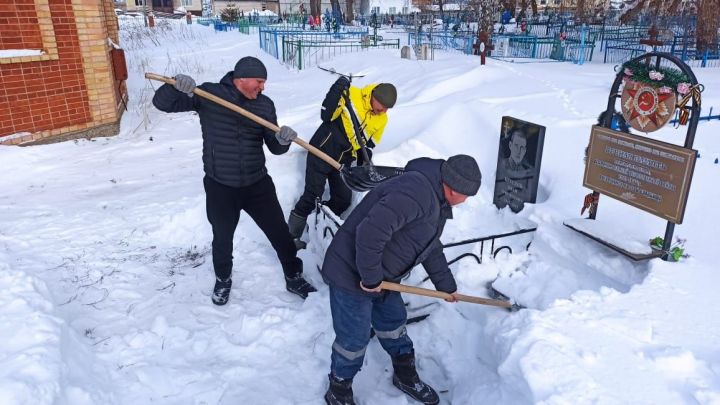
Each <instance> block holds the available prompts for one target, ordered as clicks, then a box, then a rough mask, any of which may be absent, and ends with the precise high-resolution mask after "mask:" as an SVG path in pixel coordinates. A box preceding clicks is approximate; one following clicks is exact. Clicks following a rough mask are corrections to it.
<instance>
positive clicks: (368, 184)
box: [145, 73, 403, 192]
mask: <svg viewBox="0 0 720 405" xmlns="http://www.w3.org/2000/svg"><path fill="white" fill-rule="evenodd" d="M145 78H146V79H151V80H157V81H161V82H164V83H167V84H171V85H174V84H175V79H173V78H170V77H166V76H162V75H158V74H155V73H145ZM193 93H195V94H197V95H198V96H200V97H203V98H206V99H208V100H210V101H213V102H215V103H218V104H220V105H221V106H223V107H226V108H229V109H230V110H233V111H235V112H236V113H238V114H240V115H242V116H244V117H246V118H248V119H251V120H253V121H255V122H256V123H258V124H260V125H262V126H264V127H265V128H268V129H270V130H271V131H274V132H280V127H278V126H277V125H275V124H273V123H272V122H270V121H268V120H266V119H263V118H261V117H258V116H257V115H255V114H253V113H251V112H250V111H247V110H245V109H244V108H241V107H239V106H237V105H235V104H233V103H231V102H229V101H227V100H224V99H222V98H220V97H218V96H216V95H214V94H211V93H208V92H207V91H204V90H202V89H199V88H197V87H196V88H195V89H194V90H193ZM293 142H295V143H296V144H298V145H300V146H302V147H303V148H305V149H306V150H307V151H308V152H310V153H312V154H313V155H315V156H317V157H318V158H320V159H322V160H323V161H324V162H325V163H327V164H329V165H330V166H332V167H333V168H334V169H336V170H339V171H340V175H341V176H342V179H343V181H344V182H345V184H346V185H347V186H348V187H349V188H350V189H352V190H354V191H359V192H363V191H368V190H370V189H372V188H374V187H375V186H377V185H378V184H380V183H382V182H383V181H385V180H387V179H389V178H391V177H394V176H398V175H400V174H402V173H403V169H402V168H398V167H384V166H375V169H376V170H375V171H373V172H369V171H368V170H367V168H364V167H362V166H360V167H349V166H345V165H342V164H340V163H339V162H337V161H335V160H334V159H333V158H331V157H330V156H328V155H327V154H326V153H325V152H323V151H321V150H320V149H318V148H316V147H314V146H312V145H310V144H309V143H307V142H305V141H304V140H302V139H300V138H295V139H293Z"/></svg>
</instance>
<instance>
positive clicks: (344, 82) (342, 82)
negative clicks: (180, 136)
mask: <svg viewBox="0 0 720 405" xmlns="http://www.w3.org/2000/svg"><path fill="white" fill-rule="evenodd" d="M333 86H337V87H338V89H340V91H342V90H347V89H349V88H350V79H348V78H347V77H345V76H340V77H339V78H338V79H337V80H335V84H333Z"/></svg>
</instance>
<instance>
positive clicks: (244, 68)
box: [233, 56, 267, 80]
mask: <svg viewBox="0 0 720 405" xmlns="http://www.w3.org/2000/svg"><path fill="white" fill-rule="evenodd" d="M233 78H235V79H242V78H250V79H265V80H267V69H266V68H265V65H263V63H262V62H261V61H260V59H258V58H254V57H252V56H246V57H244V58H242V59H240V60H239V61H238V63H236V64H235V72H234V73H233Z"/></svg>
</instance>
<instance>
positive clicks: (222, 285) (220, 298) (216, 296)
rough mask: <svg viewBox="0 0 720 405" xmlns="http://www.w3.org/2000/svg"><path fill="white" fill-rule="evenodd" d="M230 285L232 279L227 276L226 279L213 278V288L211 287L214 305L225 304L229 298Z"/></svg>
mask: <svg viewBox="0 0 720 405" xmlns="http://www.w3.org/2000/svg"><path fill="white" fill-rule="evenodd" d="M231 287H232V279H231V278H230V277H228V278H227V279H226V280H223V279H221V278H215V288H213V295H212V302H213V304H215V305H225V304H227V302H228V299H230V288H231Z"/></svg>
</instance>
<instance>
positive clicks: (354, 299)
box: [322, 155, 481, 405]
mask: <svg viewBox="0 0 720 405" xmlns="http://www.w3.org/2000/svg"><path fill="white" fill-rule="evenodd" d="M405 170H406V172H405V173H404V174H403V175H401V176H398V177H395V178H393V179H390V180H388V181H386V182H383V183H382V184H380V185H379V186H377V187H376V188H374V189H373V190H372V191H370V192H369V193H368V194H367V195H366V196H365V198H363V200H362V201H361V202H360V204H358V206H357V207H356V208H355V209H354V210H353V212H352V213H351V214H350V216H348V218H347V220H345V222H344V223H343V225H342V226H341V227H340V229H339V230H338V232H337V234H336V235H335V236H334V237H333V240H332V242H331V243H330V246H329V247H328V250H327V252H326V253H325V261H324V262H323V266H322V276H323V279H324V280H325V282H327V283H328V284H329V285H330V309H331V312H332V317H333V329H334V330H335V342H334V343H333V346H332V356H331V366H330V375H329V378H330V387H329V389H328V391H327V393H326V394H325V401H326V402H327V403H328V404H333V405H334V404H344V405H347V404H353V403H354V402H353V394H352V380H353V377H354V376H355V374H357V372H358V371H360V367H361V366H362V363H363V357H364V355H365V349H366V347H367V344H368V342H369V341H370V326H372V328H373V329H374V330H375V334H376V335H377V337H378V339H379V341H380V344H381V345H382V347H383V348H384V349H385V351H387V352H388V354H390V357H391V358H392V363H393V368H394V371H395V373H394V375H393V384H394V385H395V386H396V387H398V388H399V389H400V390H402V391H403V392H405V393H406V394H408V395H409V396H411V397H412V398H414V399H416V400H418V401H420V402H423V403H425V404H437V403H438V402H439V398H438V395H437V393H436V392H435V391H434V390H433V389H432V388H431V387H430V386H429V385H427V384H425V383H424V382H422V381H421V380H420V377H419V376H418V374H417V370H416V369H415V352H414V350H413V343H412V341H411V340H410V338H409V337H408V336H407V333H406V329H405V323H406V321H407V312H406V311H405V305H404V303H403V301H402V298H401V297H400V294H399V293H397V292H389V291H384V292H383V291H381V289H380V283H381V282H382V281H383V280H387V281H394V282H399V281H400V279H401V278H403V276H405V275H406V274H407V273H408V272H410V271H411V270H412V269H413V267H415V266H416V265H418V264H422V265H423V267H424V268H425V271H427V273H428V275H429V276H430V280H431V281H432V283H433V284H434V285H435V288H437V289H438V290H439V291H443V292H446V293H449V294H454V293H455V292H456V290H457V287H456V285H455V279H454V277H453V275H452V273H451V272H450V269H449V268H448V264H447V259H446V258H445V255H444V254H443V251H442V244H441V243H440V235H441V234H442V231H443V227H444V226H445V221H446V220H447V219H450V218H452V208H451V207H452V206H453V205H457V204H460V203H462V202H464V201H465V199H466V198H467V197H468V196H472V195H475V194H477V191H478V189H479V188H480V180H481V174H480V168H479V167H478V165H477V162H476V161H475V159H473V158H472V157H470V156H467V155H456V156H452V157H450V158H449V159H448V160H447V161H445V160H441V159H429V158H420V159H415V160H412V161H410V162H409V163H408V164H407V166H406V167H405ZM453 298H454V296H453Z"/></svg>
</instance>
